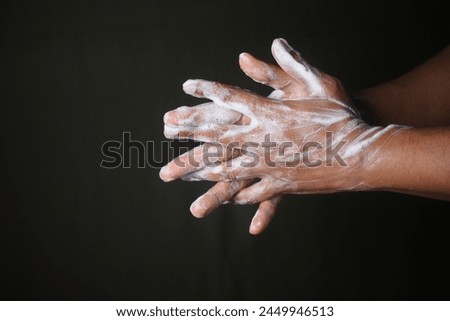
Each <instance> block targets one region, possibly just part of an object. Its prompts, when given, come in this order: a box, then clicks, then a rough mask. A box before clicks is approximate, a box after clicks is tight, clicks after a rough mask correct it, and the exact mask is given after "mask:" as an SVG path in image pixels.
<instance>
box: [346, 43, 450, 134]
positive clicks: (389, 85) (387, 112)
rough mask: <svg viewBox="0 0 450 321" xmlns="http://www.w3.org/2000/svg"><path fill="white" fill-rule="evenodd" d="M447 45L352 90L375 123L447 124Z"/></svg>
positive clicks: (449, 62)
mask: <svg viewBox="0 0 450 321" xmlns="http://www.w3.org/2000/svg"><path fill="white" fill-rule="evenodd" d="M449 86H450V47H447V48H446V49H444V50H443V51H442V52H440V53H439V54H438V55H436V56H435V57H433V58H432V59H430V60H428V61H427V62H425V63H424V64H422V65H420V66H419V67H417V68H415V69H413V70H412V71H410V72H409V73H407V74H405V75H403V76H401V77H399V78H397V79H394V80H392V81H389V82H386V83H384V84H381V85H378V86H375V87H371V88H368V89H364V90H361V91H358V92H356V93H355V95H354V96H355V97H358V98H359V99H361V100H363V101H364V104H365V105H367V107H368V109H369V111H370V113H371V115H372V117H373V118H374V121H375V122H376V124H377V125H388V124H401V125H409V126H415V127H431V126H448V125H450V94H449V93H450V91H449Z"/></svg>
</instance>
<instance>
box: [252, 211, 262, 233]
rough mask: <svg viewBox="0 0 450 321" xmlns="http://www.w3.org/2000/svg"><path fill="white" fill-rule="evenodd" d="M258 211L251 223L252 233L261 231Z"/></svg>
mask: <svg viewBox="0 0 450 321" xmlns="http://www.w3.org/2000/svg"><path fill="white" fill-rule="evenodd" d="M258 212H259V210H258V211H256V214H255V217H254V218H253V220H252V222H251V224H250V228H249V232H250V234H253V235H255V234H258V232H259V227H260V226H261V223H262V222H261V219H260V218H259V217H258Z"/></svg>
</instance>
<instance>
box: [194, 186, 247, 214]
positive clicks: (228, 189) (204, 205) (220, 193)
mask: <svg viewBox="0 0 450 321" xmlns="http://www.w3.org/2000/svg"><path fill="white" fill-rule="evenodd" d="M250 182H251V181H250V180H245V181H231V182H218V183H217V184H216V185H214V186H213V187H212V188H211V189H209V190H208V191H207V192H206V193H205V194H203V195H202V196H200V197H199V198H197V199H196V200H195V201H194V202H193V203H192V205H191V208H190V210H191V213H192V215H194V216H195V217H198V218H201V217H205V216H206V215H208V214H209V213H211V212H212V211H214V210H215V209H216V208H218V207H219V206H220V205H221V204H223V203H224V202H226V201H228V200H230V199H231V198H232V197H233V196H234V194H236V193H237V192H238V191H239V190H241V189H242V188H244V187H245V186H248V185H249V184H250Z"/></svg>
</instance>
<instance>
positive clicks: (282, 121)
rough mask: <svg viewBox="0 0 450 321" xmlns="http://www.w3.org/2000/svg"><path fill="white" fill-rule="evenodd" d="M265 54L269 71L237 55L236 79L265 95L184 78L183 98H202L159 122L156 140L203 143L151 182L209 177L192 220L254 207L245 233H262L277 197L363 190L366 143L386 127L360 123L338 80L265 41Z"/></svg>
mask: <svg viewBox="0 0 450 321" xmlns="http://www.w3.org/2000/svg"><path fill="white" fill-rule="evenodd" d="M272 54H273V56H274V58H275V60H276V62H277V63H278V66H276V65H271V64H267V63H265V62H263V61H260V60H258V59H256V58H254V57H252V56H251V55H250V54H247V53H243V54H241V55H240V57H239V64H240V67H241V69H242V70H243V71H244V73H245V74H247V75H248V76H249V77H251V78H252V79H253V80H254V81H256V82H259V83H262V84H265V85H268V86H270V87H272V88H273V89H274V91H273V92H272V93H271V94H270V95H269V96H268V97H262V96H259V95H257V94H254V93H251V92H249V91H246V90H242V89H240V88H237V87H233V86H229V85H225V84H221V83H217V82H210V81H206V80H188V81H186V82H185V83H184V85H183V90H184V91H185V92H186V93H187V94H189V95H192V96H195V97H199V98H207V99H209V100H211V101H212V102H209V103H205V104H201V105H197V106H194V107H185V106H183V107H179V108H177V109H175V110H172V111H170V112H168V113H166V114H165V116H164V124H165V127H164V134H165V136H166V138H169V139H176V138H183V139H194V140H196V141H200V142H204V144H203V145H200V146H198V147H196V148H194V149H192V150H190V151H189V152H187V153H185V154H183V155H181V156H179V157H178V158H176V159H174V160H173V161H171V162H170V163H169V164H168V165H166V166H164V167H163V168H162V169H161V171H160V177H161V179H162V180H164V181H166V182H169V181H172V180H175V179H178V178H181V179H183V180H209V181H217V183H216V185H215V186H213V187H212V188H211V189H210V190H208V191H207V192H206V193H205V194H204V195H202V196H200V197H199V198H198V199H197V200H196V201H195V202H194V203H193V204H192V205H191V212H192V214H193V215H194V216H195V217H204V216H206V215H208V214H209V213H210V212H211V211H213V210H214V209H216V208H217V207H219V206H220V205H221V204H223V203H225V202H229V201H234V202H235V203H238V204H253V203H259V208H258V210H257V212H256V214H255V215H254V217H253V219H252V222H251V224H250V230H249V231H250V233H251V234H259V233H261V232H262V231H263V230H264V229H265V228H267V226H268V225H269V223H270V220H271V219H272V217H273V216H274V214H275V211H276V208H277V206H278V204H279V202H280V200H281V197H282V195H283V194H303V193H329V192H336V191H343V190H358V189H364V184H363V179H362V177H363V172H364V166H363V164H364V159H365V158H366V156H367V154H366V150H367V147H368V146H369V145H371V144H372V143H373V141H375V140H376V139H378V138H379V137H380V136H382V135H383V134H384V133H385V132H386V131H389V128H387V129H382V128H380V127H370V126H368V125H367V124H366V123H364V122H363V121H362V120H361V119H360V118H359V117H358V115H357V113H355V111H354V110H353V109H352V108H351V107H350V104H351V100H350V98H349V97H348V96H347V94H346V92H345V90H344V89H343V88H342V86H341V84H340V82H339V81H338V80H337V79H335V78H333V77H331V76H329V75H327V74H325V73H323V72H321V71H319V70H317V69H315V68H314V67H312V66H310V65H308V63H307V62H306V61H305V60H303V59H302V57H301V56H300V54H299V53H298V52H296V51H295V50H293V49H292V48H291V47H290V46H289V45H288V43H287V42H286V41H285V40H283V39H275V40H274V42H273V44H272ZM211 151H213V152H211ZM211 155H212V158H213V161H211Z"/></svg>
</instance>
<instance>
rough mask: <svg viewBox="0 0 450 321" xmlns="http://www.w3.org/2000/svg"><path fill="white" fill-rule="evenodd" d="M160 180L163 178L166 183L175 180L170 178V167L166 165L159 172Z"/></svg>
mask: <svg viewBox="0 0 450 321" xmlns="http://www.w3.org/2000/svg"><path fill="white" fill-rule="evenodd" d="M159 178H161V179H162V180H163V181H164V182H166V183H167V182H170V181H172V180H173V179H172V178H171V177H170V171H169V166H167V165H166V166H164V167H162V168H161V169H160V170H159Z"/></svg>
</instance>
